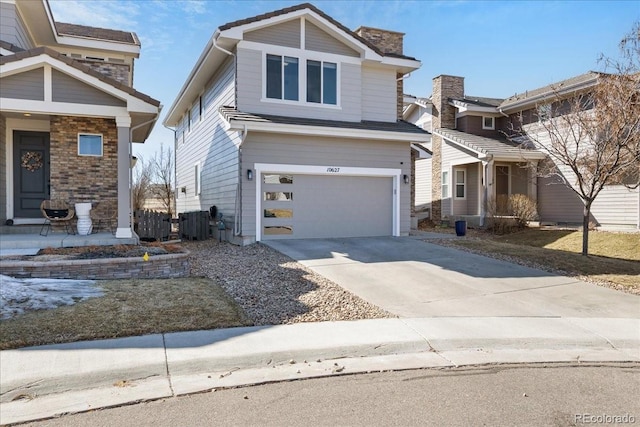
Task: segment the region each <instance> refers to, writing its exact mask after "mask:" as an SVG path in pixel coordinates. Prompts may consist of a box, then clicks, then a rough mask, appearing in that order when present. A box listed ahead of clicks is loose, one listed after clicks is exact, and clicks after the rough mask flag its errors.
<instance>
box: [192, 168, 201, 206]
mask: <svg viewBox="0 0 640 427" xmlns="http://www.w3.org/2000/svg"><path fill="white" fill-rule="evenodd" d="M193 183H194V185H193V186H194V190H195V194H194V196H195V197H196V198H199V197H200V194H202V165H201V164H200V162H196V163H194V165H193Z"/></svg>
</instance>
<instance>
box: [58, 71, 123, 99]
mask: <svg viewBox="0 0 640 427" xmlns="http://www.w3.org/2000/svg"><path fill="white" fill-rule="evenodd" d="M51 73H52V75H51V77H52V84H53V90H52V98H53V101H54V102H71V103H75V104H91V105H109V106H113V107H124V106H126V105H127V104H126V102H125V101H123V100H121V99H118V98H114V97H113V96H111V95H109V94H107V93H105V92H102V91H101V90H99V89H96V88H94V87H91V86H89V85H87V84H85V83H83V82H80V81H78V80H76V79H75V78H73V77H71V76H68V75H67V74H64V73H61V72H60V71H57V70H52V71H51Z"/></svg>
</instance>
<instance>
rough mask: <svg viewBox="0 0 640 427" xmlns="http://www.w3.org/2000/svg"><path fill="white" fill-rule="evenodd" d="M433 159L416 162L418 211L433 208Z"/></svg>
mask: <svg viewBox="0 0 640 427" xmlns="http://www.w3.org/2000/svg"><path fill="white" fill-rule="evenodd" d="M431 162H432V160H431V159H421V160H416V172H415V173H416V195H415V198H416V199H415V203H416V210H418V211H419V210H421V209H423V208H431Z"/></svg>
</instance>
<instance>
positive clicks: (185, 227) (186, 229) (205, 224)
mask: <svg viewBox="0 0 640 427" xmlns="http://www.w3.org/2000/svg"><path fill="white" fill-rule="evenodd" d="M178 226H179V235H180V238H181V239H188V240H206V239H208V238H209V237H210V234H211V233H210V226H209V212H208V211H198V212H185V213H181V214H179V215H178Z"/></svg>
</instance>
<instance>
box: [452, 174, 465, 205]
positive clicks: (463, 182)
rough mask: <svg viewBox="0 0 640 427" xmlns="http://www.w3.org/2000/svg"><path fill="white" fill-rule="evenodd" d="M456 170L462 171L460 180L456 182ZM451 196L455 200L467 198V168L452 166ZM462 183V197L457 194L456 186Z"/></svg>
mask: <svg viewBox="0 0 640 427" xmlns="http://www.w3.org/2000/svg"><path fill="white" fill-rule="evenodd" d="M458 172H462V182H461V183H460V182H458ZM453 183H454V185H453V190H454V192H453V198H454V199H456V200H466V199H467V169H465V168H453ZM459 185H462V193H463V194H462V197H460V196H458V186H459Z"/></svg>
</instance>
